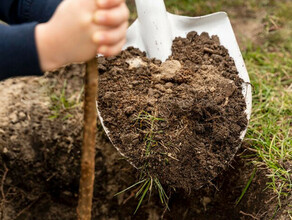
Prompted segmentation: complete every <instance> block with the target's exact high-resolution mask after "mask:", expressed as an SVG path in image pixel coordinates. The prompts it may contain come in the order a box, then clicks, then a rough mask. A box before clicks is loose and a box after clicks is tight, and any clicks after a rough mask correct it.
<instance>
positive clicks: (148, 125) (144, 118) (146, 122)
mask: <svg viewBox="0 0 292 220" xmlns="http://www.w3.org/2000/svg"><path fill="white" fill-rule="evenodd" d="M135 121H136V122H138V123H139V127H140V129H139V130H140V131H141V132H142V133H144V135H145V136H144V143H145V151H146V152H145V156H149V155H150V153H151V152H152V148H153V147H156V146H158V145H159V143H158V142H157V141H156V140H155V138H154V136H155V134H158V133H162V131H158V130H157V122H159V121H164V119H163V118H157V117H156V116H153V115H151V114H150V113H148V112H146V111H141V112H139V114H138V115H137V117H136V118H135Z"/></svg>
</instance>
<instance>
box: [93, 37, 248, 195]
mask: <svg viewBox="0 0 292 220" xmlns="http://www.w3.org/2000/svg"><path fill="white" fill-rule="evenodd" d="M98 64H99V67H98V69H99V73H100V85H99V88H100V91H99V94H98V95H99V96H98V105H99V111H100V113H101V115H102V117H103V123H104V125H105V126H106V128H108V130H109V137H110V139H111V141H112V142H113V144H114V145H115V146H116V147H118V148H119V149H120V151H121V153H122V154H123V155H124V156H125V157H127V158H128V160H129V161H130V162H131V163H132V164H134V165H135V166H136V167H137V168H139V169H141V171H146V172H147V173H148V174H149V175H151V176H153V177H157V178H158V179H159V180H160V181H161V182H162V183H164V184H167V185H169V186H171V187H175V188H183V189H185V190H188V191H189V190H191V189H196V188H199V187H201V186H202V185H204V184H205V183H207V182H208V181H210V180H212V179H213V178H215V177H216V176H217V175H218V174H219V173H220V172H221V171H222V170H223V169H224V168H225V167H226V166H227V165H228V163H229V161H230V160H231V159H232V158H233V156H234V154H235V153H236V151H237V149H238V147H239V146H240V143H241V139H240V133H241V132H242V131H243V130H244V129H245V128H246V126H247V117H246V114H245V112H244V111H245V109H246V104H245V100H244V97H243V95H242V85H243V80H242V79H241V78H239V76H238V72H237V69H236V67H235V64H234V61H233V59H232V58H231V57H230V56H229V54H228V50H227V49H226V48H224V47H223V46H222V45H220V41H219V38H218V37H217V36H212V37H209V35H208V34H207V33H202V34H201V35H198V34H197V33H196V32H190V33H189V34H188V35H187V37H186V38H181V37H178V38H176V39H175V40H174V41H173V46H172V55H171V56H170V57H169V58H168V60H167V61H165V62H163V63H162V62H161V61H159V60H156V59H148V58H147V57H146V54H145V53H144V52H141V51H139V50H138V49H135V48H128V49H127V50H125V51H123V52H122V53H121V54H120V55H118V56H116V57H110V58H104V57H100V58H99V59H98Z"/></svg>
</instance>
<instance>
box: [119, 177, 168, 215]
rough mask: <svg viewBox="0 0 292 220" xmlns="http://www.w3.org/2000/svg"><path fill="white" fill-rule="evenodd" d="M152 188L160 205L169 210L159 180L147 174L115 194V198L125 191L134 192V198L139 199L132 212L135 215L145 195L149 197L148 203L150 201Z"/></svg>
mask: <svg viewBox="0 0 292 220" xmlns="http://www.w3.org/2000/svg"><path fill="white" fill-rule="evenodd" d="M153 188H155V189H156V190H157V192H158V195H159V198H160V201H161V203H162V204H163V205H164V206H165V207H166V209H169V207H168V200H169V198H168V196H167V194H166V193H165V190H164V189H163V187H162V185H161V183H160V181H159V179H158V178H157V177H152V176H151V175H149V174H147V175H146V176H145V174H144V175H143V177H142V178H141V180H139V181H138V182H136V183H134V184H133V185H131V186H130V187H128V188H126V189H124V190H122V191H120V192H118V193H117V194H115V196H117V195H120V194H122V193H124V192H126V191H129V190H130V189H133V190H135V191H136V193H135V198H138V197H140V198H139V200H138V205H137V207H136V209H135V212H134V214H136V212H137V211H138V209H139V208H140V206H141V205H142V202H143V201H144V199H145V197H146V196H147V195H148V196H149V199H148V201H149V200H150V198H151V195H152V192H153Z"/></svg>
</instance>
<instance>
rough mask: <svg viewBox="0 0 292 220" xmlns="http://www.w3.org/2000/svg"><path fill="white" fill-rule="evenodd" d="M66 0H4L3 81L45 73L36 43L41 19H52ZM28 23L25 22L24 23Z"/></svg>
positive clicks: (0, 10)
mask: <svg viewBox="0 0 292 220" xmlns="http://www.w3.org/2000/svg"><path fill="white" fill-rule="evenodd" d="M61 1H62V0H0V19H2V20H3V21H5V22H7V23H9V24H13V25H11V26H8V25H5V24H1V21H0V80H3V79H6V78H8V77H14V76H27V75H42V71H41V68H40V64H39V58H38V52H37V48H36V42H35V26H36V25H37V22H45V21H47V20H49V19H50V17H51V16H52V15H53V13H54V11H55V10H56V8H57V6H58V5H59V3H60V2H61ZM21 23H24V24H21Z"/></svg>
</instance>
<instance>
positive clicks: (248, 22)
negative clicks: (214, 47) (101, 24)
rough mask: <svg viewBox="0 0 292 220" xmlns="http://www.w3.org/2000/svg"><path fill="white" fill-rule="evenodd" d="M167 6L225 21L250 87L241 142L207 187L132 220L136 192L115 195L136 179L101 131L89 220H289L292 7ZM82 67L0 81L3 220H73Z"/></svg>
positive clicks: (147, 206) (145, 208)
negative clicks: (220, 14) (222, 14)
mask: <svg viewBox="0 0 292 220" xmlns="http://www.w3.org/2000/svg"><path fill="white" fill-rule="evenodd" d="M129 3H131V2H130V1H129ZM167 7H168V8H169V10H171V11H173V12H176V13H180V14H188V15H190V16H194V15H199V14H205V13H210V12H212V11H218V10H225V11H227V12H228V14H229V15H230V17H231V21H232V23H233V25H234V29H235V34H236V35H237V38H238V40H239V43H240V47H241V49H242V52H243V55H244V58H245V61H246V65H247V68H248V71H249V73H250V77H251V81H252V84H253V86H254V94H253V103H254V104H253V115H252V119H251V122H250V126H249V131H248V134H247V137H246V139H245V142H244V144H243V146H242V149H241V151H240V152H239V153H238V155H237V156H236V157H235V159H234V161H233V162H232V163H231V165H230V166H229V167H228V168H227V169H226V171H224V172H223V173H222V174H221V175H220V176H218V177H217V178H216V179H215V180H214V181H212V182H210V183H209V184H208V185H207V186H205V187H203V188H201V189H200V190H197V191H192V192H191V193H190V194H185V193H184V192H182V191H177V192H175V193H172V195H171V198H170V201H169V206H170V211H169V212H165V213H163V211H164V207H163V206H162V205H161V204H160V201H159V199H158V198H157V195H155V194H154V195H152V199H150V202H149V203H147V201H146V202H144V203H143V204H142V206H141V207H140V210H139V211H138V213H137V214H136V215H135V216H133V215H132V213H133V212H134V210H135V208H136V205H137V200H136V199H134V198H133V195H134V193H133V192H132V193H131V191H129V192H126V193H125V194H122V195H120V196H118V197H114V194H115V193H116V192H119V191H120V190H122V189H125V188H126V187H128V186H129V185H131V184H133V183H135V182H136V181H137V179H138V173H137V172H136V170H135V169H134V168H133V167H131V166H130V165H129V164H128V163H127V162H126V161H125V160H124V159H123V158H121V156H120V155H119V154H118V153H117V151H116V150H115V149H114V148H113V147H112V145H111V144H110V143H109V142H108V140H107V139H106V137H105V136H104V134H103V132H102V130H101V129H100V130H99V133H98V135H97V140H98V144H97V156H96V183H95V196H94V209H93V216H94V219H151V220H152V219H153V220H155V219H159V218H160V217H161V216H162V215H163V214H164V217H165V219H202V220H203V219H271V218H273V219H284V220H286V219H291V209H292V208H291V203H292V201H291V200H292V199H291V189H292V184H291V169H292V165H291V160H292V153H291V152H292V149H291V146H292V143H291V105H292V103H291V100H292V97H291V88H292V87H291V83H292V82H291V78H292V77H291V72H292V57H291V49H292V44H291V42H292V34H291V30H292V22H291V10H292V3H291V2H290V1H253V0H249V1H243V0H242V1H241V0H236V1H225V0H218V1H216V2H215V1H200V0H198V1H186V0H184V1H180V3H179V4H178V3H177V1H175V0H169V1H167ZM83 68H84V67H83V66H73V67H67V68H65V69H62V70H61V71H59V72H56V73H51V74H49V75H48V76H47V77H41V78H35V77H28V78H21V79H10V80H7V81H5V82H1V84H0V94H1V95H0V101H1V106H0V118H1V120H0V134H1V135H0V219H5V220H10V219H38V220H39V219H46V220H47V219H54V220H56V219H62V220H64V219H76V216H75V207H76V205H77V198H76V196H77V192H78V181H79V174H78V171H79V158H80V146H81V132H82V108H81V107H82V98H81V97H80V94H82V78H81V77H80V72H82V73H83V72H84V69H83ZM253 174H254V175H253ZM249 182H250V185H249V184H248V183H249ZM248 185H249V188H248V189H247V190H245V188H246V187H247V186H248ZM242 192H244V193H242ZM241 195H242V199H241V200H240V202H239V203H238V205H237V206H236V205H235V204H236V201H238V199H239V198H241ZM279 204H281V206H280V205H279Z"/></svg>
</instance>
